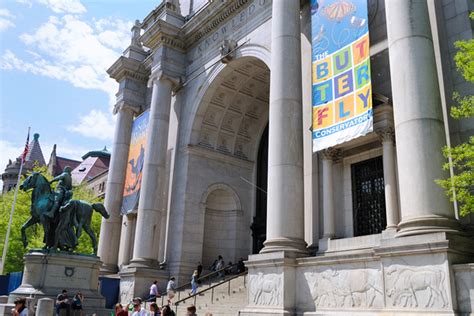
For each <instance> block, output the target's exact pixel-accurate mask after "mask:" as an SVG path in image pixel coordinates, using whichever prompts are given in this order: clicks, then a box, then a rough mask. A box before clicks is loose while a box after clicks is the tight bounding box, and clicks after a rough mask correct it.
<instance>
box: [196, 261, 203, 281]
mask: <svg viewBox="0 0 474 316" xmlns="http://www.w3.org/2000/svg"><path fill="white" fill-rule="evenodd" d="M196 270H197V272H198V279H199V278H200V277H201V274H202V264H201V262H198V265H197V268H196Z"/></svg>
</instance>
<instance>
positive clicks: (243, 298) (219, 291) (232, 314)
mask: <svg viewBox="0 0 474 316" xmlns="http://www.w3.org/2000/svg"><path fill="white" fill-rule="evenodd" d="M246 278H247V275H243V276H239V277H237V278H235V279H233V280H231V281H230V290H229V282H225V283H223V284H221V285H219V286H217V287H215V288H214V289H213V290H212V289H210V290H208V291H206V292H204V293H202V294H200V295H198V296H196V304H195V305H196V309H197V311H196V313H197V314H198V315H199V316H204V315H206V313H210V314H212V316H236V315H238V313H239V310H241V309H243V308H244V307H245V306H246V305H247V280H246ZM221 281H222V280H219V281H217V280H216V281H211V282H206V283H203V284H202V285H201V286H200V287H199V288H198V292H199V291H202V290H204V289H206V288H209V287H210V286H214V285H216V284H218V283H219V282H221ZM188 292H189V289H187V290H183V291H181V294H180V297H181V298H186V297H187V296H188V294H187V293H188ZM212 292H213V293H212ZM229 293H230V295H229ZM176 297H177V295H176ZM193 304H194V297H191V298H189V299H187V300H186V301H184V302H181V303H180V304H179V305H178V309H177V316H185V315H186V307H188V306H190V305H193ZM173 308H174V310H176V307H175V306H173Z"/></svg>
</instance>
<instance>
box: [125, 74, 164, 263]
mask: <svg viewBox="0 0 474 316" xmlns="http://www.w3.org/2000/svg"><path fill="white" fill-rule="evenodd" d="M149 83H150V84H151V85H152V86H153V92H152V99H151V105H150V118H149V122H148V128H147V143H146V149H145V160H144V164H143V178H142V184H141V189H140V200H139V203H138V214H137V225H136V231H135V243H134V249H133V259H132V261H131V266H137V267H139V266H144V267H156V266H158V260H157V259H158V248H159V244H155V243H154V241H155V240H157V238H158V237H159V236H160V229H161V217H162V212H163V210H162V207H163V206H164V205H166V203H164V201H163V198H164V193H165V185H166V183H165V179H166V174H165V172H166V152H167V146H168V128H169V118H170V107H171V92H172V87H173V82H172V81H171V80H170V79H168V78H167V77H165V76H163V74H162V73H161V71H160V72H158V73H154V74H152V76H151V78H150V81H149Z"/></svg>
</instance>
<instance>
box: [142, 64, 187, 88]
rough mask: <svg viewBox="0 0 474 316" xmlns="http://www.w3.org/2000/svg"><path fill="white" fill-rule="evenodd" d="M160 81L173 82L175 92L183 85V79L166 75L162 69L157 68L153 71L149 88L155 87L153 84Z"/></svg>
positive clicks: (149, 80) (148, 84)
mask: <svg viewBox="0 0 474 316" xmlns="http://www.w3.org/2000/svg"><path fill="white" fill-rule="evenodd" d="M159 80H168V81H170V82H171V84H172V87H173V90H175V89H176V88H177V87H178V86H179V85H180V84H181V81H182V80H181V78H179V77H174V76H170V75H169V74H166V73H165V72H164V71H163V70H162V69H161V68H159V67H156V68H154V69H152V72H151V75H150V78H149V79H148V83H147V86H148V88H151V87H153V83H154V82H155V81H159Z"/></svg>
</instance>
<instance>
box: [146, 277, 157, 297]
mask: <svg viewBox="0 0 474 316" xmlns="http://www.w3.org/2000/svg"><path fill="white" fill-rule="evenodd" d="M157 283H158V281H156V280H155V281H154V282H153V284H152V285H151V286H150V295H149V296H148V300H147V301H149V302H151V301H155V300H156V298H157V297H158V286H157V285H156V284H157Z"/></svg>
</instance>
